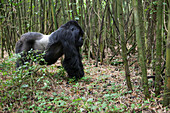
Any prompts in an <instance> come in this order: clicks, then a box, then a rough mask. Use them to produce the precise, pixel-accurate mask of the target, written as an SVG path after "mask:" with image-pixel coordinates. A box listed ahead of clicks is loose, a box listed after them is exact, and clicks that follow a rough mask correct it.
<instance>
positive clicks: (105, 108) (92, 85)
mask: <svg viewBox="0 0 170 113" xmlns="http://www.w3.org/2000/svg"><path fill="white" fill-rule="evenodd" d="M30 57H32V60H34V61H36V60H35V58H34V56H30ZM15 62H16V57H15V56H13V57H12V58H9V59H4V60H3V61H1V64H0V76H1V77H0V78H1V79H0V111H2V112H43V113H45V112H48V113H49V112H61V113H63V112H76V113H77V112H122V113H124V112H133V113H135V112H145V111H150V112H157V111H159V110H161V111H163V112H167V111H168V108H163V107H162V106H161V99H162V98H161V97H157V98H156V97H154V95H153V94H152V97H151V99H148V100H144V95H143V94H142V87H141V84H140V77H137V76H132V82H133V85H134V91H128V90H127V87H126V83H125V77H124V72H123V70H122V67H123V66H122V65H120V66H99V67H94V66H93V63H89V62H87V61H86V60H84V61H83V62H84V67H85V77H83V78H82V79H80V80H78V81H76V80H75V79H69V78H68V77H67V75H66V73H65V71H64V69H63V67H62V66H60V65H61V63H56V64H55V65H51V66H41V65H38V64H37V63H29V62H26V63H25V64H24V65H23V66H21V67H20V68H19V69H16V68H15ZM151 92H152V90H151ZM156 108H157V109H156Z"/></svg>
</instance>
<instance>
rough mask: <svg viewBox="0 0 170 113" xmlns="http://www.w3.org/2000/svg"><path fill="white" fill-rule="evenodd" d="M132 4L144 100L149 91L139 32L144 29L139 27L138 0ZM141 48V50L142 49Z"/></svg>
mask: <svg viewBox="0 0 170 113" xmlns="http://www.w3.org/2000/svg"><path fill="white" fill-rule="evenodd" d="M132 2H133V7H134V20H135V29H136V40H137V47H138V51H139V53H138V54H139V62H140V67H141V70H142V85H143V89H144V94H145V99H147V98H149V97H150V94H149V91H148V79H147V68H146V58H145V45H143V42H142V41H143V40H144V39H142V38H144V37H143V36H142V35H144V34H141V31H142V30H143V29H144V28H142V26H141V23H140V22H141V19H142V18H140V17H142V15H140V16H139V14H142V13H139V11H141V10H138V5H139V4H138V2H139V0H132ZM142 48H143V49H142Z"/></svg>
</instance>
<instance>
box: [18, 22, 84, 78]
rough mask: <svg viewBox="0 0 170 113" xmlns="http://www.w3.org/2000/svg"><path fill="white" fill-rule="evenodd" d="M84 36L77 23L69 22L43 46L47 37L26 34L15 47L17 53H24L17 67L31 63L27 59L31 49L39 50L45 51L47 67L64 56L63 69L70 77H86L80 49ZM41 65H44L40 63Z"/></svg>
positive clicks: (30, 33)
mask: <svg viewBox="0 0 170 113" xmlns="http://www.w3.org/2000/svg"><path fill="white" fill-rule="evenodd" d="M83 35H84V32H83V30H82V29H81V27H80V26H79V24H78V23H77V22H76V21H69V22H67V23H66V24H64V25H62V26H61V27H60V28H59V29H58V30H56V31H55V32H53V33H51V35H50V36H49V38H48V39H49V41H48V40H47V41H46V40H45V41H44V42H43V43H42V44H41V43H40V41H41V40H44V36H45V35H43V34H41V33H37V32H29V33H25V34H23V35H22V36H21V39H20V40H19V41H18V42H17V43H16V47H15V52H16V53H21V52H22V54H21V58H19V59H18V61H17V63H16V64H17V67H19V66H20V65H23V64H24V62H26V61H29V59H26V58H25V57H26V55H27V54H28V51H29V50H31V49H33V50H38V52H44V51H45V55H44V56H43V58H44V59H45V61H46V63H47V65H51V64H54V63H55V62H56V61H57V60H58V58H60V57H61V56H62V55H63V54H64V55H65V58H64V61H63V67H64V69H65V70H66V71H67V73H68V75H69V77H75V78H81V77H83V76H84V70H83V64H82V61H81V60H82V58H81V55H80V53H79V47H81V46H82V45H83V38H82V37H83ZM23 52H24V53H23ZM40 64H41V65H42V64H44V63H43V62H40Z"/></svg>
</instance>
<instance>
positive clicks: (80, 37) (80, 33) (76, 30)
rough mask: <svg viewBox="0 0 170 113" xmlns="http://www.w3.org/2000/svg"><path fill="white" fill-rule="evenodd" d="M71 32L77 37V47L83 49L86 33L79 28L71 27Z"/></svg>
mask: <svg viewBox="0 0 170 113" xmlns="http://www.w3.org/2000/svg"><path fill="white" fill-rule="evenodd" d="M70 28H71V31H72V33H73V35H74V36H75V44H76V47H81V46H82V45H83V35H84V31H83V30H82V29H80V28H79V27H77V26H74V25H73V26H71V27H70Z"/></svg>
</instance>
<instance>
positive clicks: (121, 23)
mask: <svg viewBox="0 0 170 113" xmlns="http://www.w3.org/2000/svg"><path fill="white" fill-rule="evenodd" d="M117 2H118V3H117V4H118V18H119V30H120V38H121V48H122V58H123V64H124V69H125V75H126V83H127V87H128V89H129V90H132V85H131V81H130V71H129V65H128V60H127V51H126V41H125V38H124V18H123V9H122V0H118V1H117Z"/></svg>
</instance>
